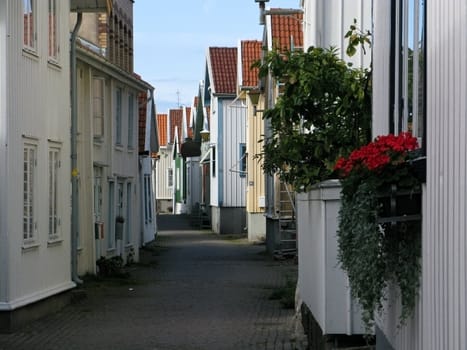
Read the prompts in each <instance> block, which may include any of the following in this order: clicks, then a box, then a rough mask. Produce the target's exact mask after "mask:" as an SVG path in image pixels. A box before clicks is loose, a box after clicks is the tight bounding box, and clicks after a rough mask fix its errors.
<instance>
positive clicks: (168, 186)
mask: <svg viewBox="0 0 467 350" xmlns="http://www.w3.org/2000/svg"><path fill="white" fill-rule="evenodd" d="M168 125H169V124H168V115H167V114H157V132H158V138H159V152H158V161H157V164H156V181H155V182H156V207H157V210H156V211H157V213H158V214H164V213H172V212H173V192H172V191H173V168H172V146H171V144H169V142H168V135H169V131H168Z"/></svg>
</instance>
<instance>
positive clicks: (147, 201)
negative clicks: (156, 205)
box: [144, 174, 153, 224]
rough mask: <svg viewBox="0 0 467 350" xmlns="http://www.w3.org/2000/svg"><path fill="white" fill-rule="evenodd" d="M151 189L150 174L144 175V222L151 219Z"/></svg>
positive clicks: (148, 221)
mask: <svg viewBox="0 0 467 350" xmlns="http://www.w3.org/2000/svg"><path fill="white" fill-rule="evenodd" d="M152 200H153V199H152V191H151V175H149V174H145V175H144V221H145V223H146V224H148V223H150V222H152V220H153V209H152V208H153V205H152Z"/></svg>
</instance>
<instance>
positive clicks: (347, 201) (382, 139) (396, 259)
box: [335, 133, 421, 330]
mask: <svg viewBox="0 0 467 350" xmlns="http://www.w3.org/2000/svg"><path fill="white" fill-rule="evenodd" d="M417 148H418V145H417V139H416V138H414V137H412V136H411V135H410V134H409V133H402V134H400V135H399V136H394V135H387V136H379V137H377V138H376V139H375V141H373V142H371V143H369V144H368V145H365V146H363V147H361V148H359V149H357V150H355V151H353V152H352V153H351V154H350V156H349V157H348V158H340V159H339V160H338V162H337V164H336V166H335V170H336V172H337V173H338V174H339V175H340V177H341V184H342V193H341V199H342V202H341V208H340V212H339V228H338V260H339V262H340V264H341V266H342V268H343V269H344V270H345V271H346V272H347V274H348V277H349V283H350V287H351V291H352V294H353V295H354V297H356V298H357V299H358V301H359V302H360V305H361V306H362V309H363V321H364V322H365V325H366V327H367V330H370V328H371V326H372V325H373V323H374V316H375V312H381V311H382V308H383V301H384V300H385V291H386V290H387V287H389V286H393V285H396V286H397V287H398V289H399V292H400V300H401V305H402V312H401V315H400V322H401V324H403V323H404V322H405V320H406V319H407V318H408V317H410V316H411V314H412V312H413V309H414V307H415V302H416V297H417V295H418V288H419V284H420V277H419V276H420V269H421V268H420V257H421V220H420V217H419V216H418V215H417V213H418V214H419V210H420V205H421V203H420V181H419V179H418V177H417V175H416V173H415V171H414V169H413V168H412V166H411V160H412V159H414V158H416V157H417V151H416V150H417ZM409 204H410V205H411V206H410V205H409ZM401 206H405V207H406V208H402V209H401V208H400V207H401ZM414 214H415V215H414Z"/></svg>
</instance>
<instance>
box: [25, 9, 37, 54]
mask: <svg viewBox="0 0 467 350" xmlns="http://www.w3.org/2000/svg"><path fill="white" fill-rule="evenodd" d="M36 14H37V9H36V1H35V0H23V31H24V33H23V45H24V47H25V48H27V49H29V50H33V51H36V49H37V47H36V44H37V29H36V28H37V24H36V22H37V21H36Z"/></svg>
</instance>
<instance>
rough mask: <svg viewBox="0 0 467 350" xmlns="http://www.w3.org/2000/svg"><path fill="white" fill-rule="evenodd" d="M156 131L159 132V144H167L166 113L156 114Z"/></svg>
mask: <svg viewBox="0 0 467 350" xmlns="http://www.w3.org/2000/svg"><path fill="white" fill-rule="evenodd" d="M156 120H157V132H158V133H159V134H158V136H159V145H160V146H162V147H164V146H167V114H157V116H156Z"/></svg>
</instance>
